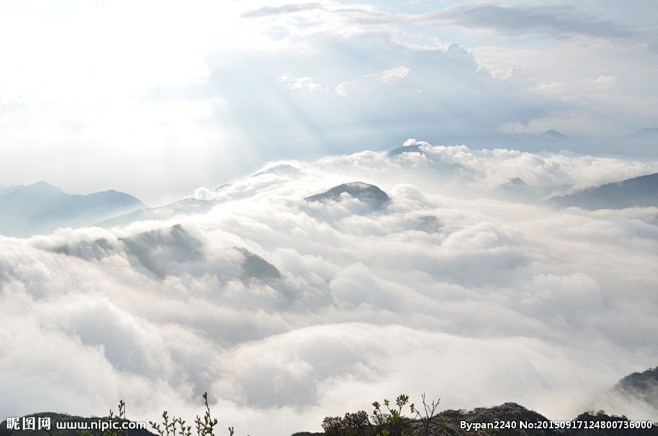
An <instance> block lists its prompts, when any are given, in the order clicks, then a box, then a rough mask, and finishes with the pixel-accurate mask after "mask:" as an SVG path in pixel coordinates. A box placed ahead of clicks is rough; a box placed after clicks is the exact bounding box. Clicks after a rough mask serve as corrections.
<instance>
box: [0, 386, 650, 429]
mask: <svg viewBox="0 0 658 436" xmlns="http://www.w3.org/2000/svg"><path fill="white" fill-rule="evenodd" d="M421 400H422V401H421V406H420V407H418V406H416V405H415V404H414V403H411V402H410V401H409V396H408V395H404V394H402V395H399V396H398V397H397V398H396V399H395V400H394V401H389V400H386V399H385V400H384V401H383V402H382V403H379V402H374V403H372V407H373V410H372V412H371V413H370V414H369V413H368V412H366V411H364V410H360V411H357V412H348V413H346V414H345V415H344V416H343V417H340V416H328V417H326V418H324V420H323V421H322V429H323V430H324V431H323V432H322V433H310V432H300V433H295V434H294V435H292V436H467V435H468V436H484V435H501V436H516V435H537V436H544V435H546V436H549V435H573V436H600V435H601V436H602V435H606V436H607V435H610V436H617V435H620V436H621V435H641V436H642V435H654V436H658V424H655V423H651V422H648V421H645V422H644V426H643V427H640V426H638V425H637V422H636V421H629V420H628V418H626V417H624V416H622V417H619V416H609V415H607V414H605V413H604V412H603V411H599V412H596V413H594V412H586V413H583V414H581V415H579V416H578V417H576V418H574V420H572V421H567V422H571V423H578V422H581V423H586V424H585V427H584V428H583V427H581V428H573V427H570V428H566V427H565V426H562V427H560V426H559V423H557V422H555V421H550V420H548V419H547V418H546V417H544V416H542V415H541V414H539V413H537V412H534V411H532V410H528V409H526V408H525V407H523V406H520V405H518V404H515V403H505V404H502V405H500V406H496V407H490V408H476V409H474V410H472V411H468V412H467V411H464V410H445V411H443V412H440V413H437V408H438V405H439V400H436V401H430V402H428V401H427V400H426V398H425V395H422V397H421ZM203 401H204V413H203V415H202V416H198V415H197V416H196V419H195V420H194V422H193V423H191V424H188V423H187V422H186V421H185V420H184V419H182V418H180V417H175V416H170V415H169V413H168V412H167V411H164V412H163V413H162V421H161V422H160V423H156V422H153V421H150V422H149V425H150V427H151V429H152V430H153V432H149V431H147V430H144V429H140V430H116V429H107V430H104V431H100V430H96V431H90V430H84V431H79V430H78V431H75V430H70V429H66V430H60V429H56V430H55V429H53V430H52V431H47V430H38V431H36V430H20V431H14V430H8V429H7V425H6V422H4V423H2V425H0V436H46V434H47V435H48V436H193V434H194V433H196V436H219V435H220V434H224V433H225V432H224V431H219V429H218V423H219V420H218V419H217V418H213V416H212V415H211V411H210V406H209V405H208V395H207V394H206V393H204V394H203ZM32 416H35V417H37V416H38V417H46V416H47V417H50V418H51V419H52V420H54V421H78V422H82V421H85V422H87V421H88V422H91V421H98V418H79V417H70V416H67V415H60V414H54V413H39V414H36V415H32ZM107 418H109V419H110V420H112V421H114V422H119V423H130V421H129V420H128V419H127V418H126V407H125V403H124V402H123V401H120V402H119V406H118V411H117V412H116V413H115V412H114V411H112V410H110V413H109V415H108V417H107ZM572 425H573V424H572ZM216 432H217V433H216ZM227 432H228V436H234V435H235V429H234V428H233V427H231V426H229V427H227Z"/></svg>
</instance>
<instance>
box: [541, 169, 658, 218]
mask: <svg viewBox="0 0 658 436" xmlns="http://www.w3.org/2000/svg"><path fill="white" fill-rule="evenodd" d="M549 201H550V202H551V203H552V204H554V205H556V206H562V207H568V206H576V207H580V208H583V209H589V210H596V209H624V208H626V207H634V206H639V207H649V206H658V173H655V174H649V175H647V176H641V177H635V178H633V179H628V180H624V181H621V182H617V183H608V184H607V185H603V186H599V187H596V188H588V189H585V190H582V191H579V192H576V193H574V194H571V195H565V196H561V197H553V198H551V199H550V200H549Z"/></svg>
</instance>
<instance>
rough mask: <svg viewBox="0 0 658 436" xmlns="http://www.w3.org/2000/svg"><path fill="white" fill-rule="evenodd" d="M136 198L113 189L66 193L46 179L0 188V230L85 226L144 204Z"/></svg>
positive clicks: (20, 233)
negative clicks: (76, 193)
mask: <svg viewBox="0 0 658 436" xmlns="http://www.w3.org/2000/svg"><path fill="white" fill-rule="evenodd" d="M144 207H145V205H144V203H142V202H141V201H139V200H138V199H137V198H135V197H133V196H131V195H128V194H124V193H122V192H117V191H114V190H110V191H103V192H96V193H93V194H88V195H73V194H67V193H65V192H64V191H62V189H60V188H58V187H55V186H52V185H50V184H48V183H46V182H43V181H42V182H38V183H35V184H33V185H28V186H12V187H5V188H0V233H1V234H4V235H7V236H30V235H33V234H39V233H50V232H52V231H54V230H55V229H57V228H60V227H82V226H88V225H92V224H94V223H96V222H98V221H100V220H104V219H107V218H110V217H114V216H118V215H121V214H124V213H126V212H130V211H134V210H137V209H141V208H144Z"/></svg>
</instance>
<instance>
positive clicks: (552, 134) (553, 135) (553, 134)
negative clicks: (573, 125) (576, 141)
mask: <svg viewBox="0 0 658 436" xmlns="http://www.w3.org/2000/svg"><path fill="white" fill-rule="evenodd" d="M541 137H542V138H553V139H569V138H568V137H567V135H565V134H564V133H560V132H558V131H557V130H553V129H550V130H547V131H545V132H544V133H543V134H542V135H541Z"/></svg>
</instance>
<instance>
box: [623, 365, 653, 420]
mask: <svg viewBox="0 0 658 436" xmlns="http://www.w3.org/2000/svg"><path fill="white" fill-rule="evenodd" d="M614 390H615V391H617V392H618V393H620V394H622V395H624V396H627V397H635V398H637V399H640V400H642V401H645V402H646V403H648V404H650V405H652V406H653V407H654V408H656V410H658V367H655V368H653V369H647V370H646V371H644V372H634V373H633V374H630V375H627V376H626V377H624V378H623V379H621V380H620V381H619V383H617V384H616V385H615V387H614Z"/></svg>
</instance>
